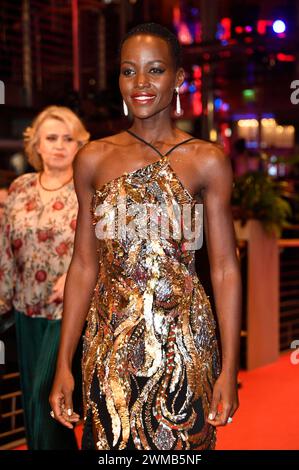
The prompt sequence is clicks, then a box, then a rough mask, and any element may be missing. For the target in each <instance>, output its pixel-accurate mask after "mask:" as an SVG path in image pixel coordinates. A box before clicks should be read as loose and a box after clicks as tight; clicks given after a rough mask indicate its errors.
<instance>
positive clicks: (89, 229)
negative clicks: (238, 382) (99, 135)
mask: <svg viewBox="0 0 299 470" xmlns="http://www.w3.org/2000/svg"><path fill="white" fill-rule="evenodd" d="M94 147H95V144H94V143H90V144H87V145H86V146H85V147H84V148H83V149H81V150H80V151H79V153H78V154H77V156H76V158H75V163H74V182H75V189H76V194H77V198H78V203H79V211H78V217H77V226H76V233H75V241H74V251H73V256H72V260H71V263H70V267H69V270H68V273H67V277H66V283H65V290H64V305H63V307H64V308H63V316H62V326H61V337H60V345H59V351H58V358H57V367H56V374H55V379H54V383H53V387H52V391H51V395H50V404H51V407H52V410H53V411H54V414H55V418H56V419H57V420H58V421H60V422H61V424H64V425H65V426H67V427H70V428H71V427H72V425H71V424H70V422H69V421H67V419H66V415H65V414H63V413H62V409H61V405H64V407H65V409H66V410H68V414H69V416H72V410H73V405H72V392H73V389H74V380H73V376H72V373H71V369H72V359H73V356H74V353H75V350H76V347H77V345H78V342H79V339H80V336H81V334H82V330H83V327H84V323H85V320H86V316H87V313H88V309H89V306H90V302H91V298H92V294H93V290H94V288H95V284H96V280H97V273H98V257H97V244H96V237H95V234H94V228H93V225H92V216H91V210H90V208H91V201H92V197H93V194H94V188H93V176H94V174H95V162H96V160H97V158H96V155H95V153H94ZM69 410H71V411H69ZM76 416H77V415H76Z"/></svg>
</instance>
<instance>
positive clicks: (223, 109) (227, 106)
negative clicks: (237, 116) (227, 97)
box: [221, 103, 229, 113]
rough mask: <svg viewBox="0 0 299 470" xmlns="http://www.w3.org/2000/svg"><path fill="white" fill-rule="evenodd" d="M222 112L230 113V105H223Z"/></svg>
mask: <svg viewBox="0 0 299 470" xmlns="http://www.w3.org/2000/svg"><path fill="white" fill-rule="evenodd" d="M221 111H224V112H225V113H226V112H227V111H229V104H228V103H223V104H222V106H221Z"/></svg>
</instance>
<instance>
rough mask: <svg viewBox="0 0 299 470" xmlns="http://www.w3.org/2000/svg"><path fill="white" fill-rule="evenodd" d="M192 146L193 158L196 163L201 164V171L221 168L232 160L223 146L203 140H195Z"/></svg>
mask: <svg viewBox="0 0 299 470" xmlns="http://www.w3.org/2000/svg"><path fill="white" fill-rule="evenodd" d="M190 144H193V145H192V156H193V159H194V161H195V162H198V164H200V167H201V170H202V168H203V166H204V167H207V168H214V169H216V168H219V169H220V168H221V167H223V165H224V166H225V165H226V164H227V162H228V161H229V160H230V158H229V156H228V155H227V153H226V152H225V150H224V148H223V147H222V145H220V144H217V143H214V142H210V141H208V140H203V139H197V138H196V139H194V140H193V141H191V142H190Z"/></svg>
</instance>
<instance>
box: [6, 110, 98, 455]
mask: <svg viewBox="0 0 299 470" xmlns="http://www.w3.org/2000/svg"><path fill="white" fill-rule="evenodd" d="M88 140H89V133H88V132H87V131H86V129H85V127H84V125H83V124H82V122H81V121H80V119H79V118H78V117H77V116H76V115H75V114H74V113H73V112H72V111H71V110H70V109H68V108H65V107H60V106H50V107H48V108H46V109H44V110H43V111H42V112H41V113H40V114H39V115H38V116H37V117H36V118H35V120H34V121H33V123H32V126H31V127H29V128H27V129H26V131H25V132H24V143H25V152H26V154H27V156H28V160H29V163H30V164H31V165H32V166H33V167H34V168H35V170H36V172H34V173H27V174H24V175H22V176H20V177H18V178H17V179H16V180H15V181H14V182H13V183H12V185H11V186H10V188H9V195H8V198H7V201H6V204H5V209H4V214H3V219H2V221H1V234H0V236H1V241H2V250H1V262H0V313H5V312H7V311H9V310H10V309H11V308H13V309H14V310H15V318H16V333H17V343H18V344H17V345H18V354H19V368H20V374H21V388H22V396H23V406H24V417H25V428H26V436H27V442H28V448H29V449H72V448H73V449H74V448H76V439H75V436H74V433H73V432H71V431H69V430H67V429H63V428H62V427H61V426H59V425H57V423H56V422H55V421H54V420H53V419H51V417H50V415H49V412H50V407H49V402H48V396H49V391H50V387H51V383H52V380H53V374H54V369H55V363H56V355H57V347H58V341H59V336H60V324H61V316H62V300H63V292H64V284H65V278H66V272H67V270H68V267H69V264H70V260H71V256H72V251H73V243H74V234H75V227H76V218H77V211H78V202H77V197H76V193H75V191H74V184H73V160H74V157H75V155H76V153H77V151H78V150H79V148H81V147H82V146H83V145H84V144H85V143H86V142H87V141H88Z"/></svg>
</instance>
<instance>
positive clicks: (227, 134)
mask: <svg viewBox="0 0 299 470" xmlns="http://www.w3.org/2000/svg"><path fill="white" fill-rule="evenodd" d="M224 135H225V137H231V136H232V130H231V128H230V127H227V128H226V129H224Z"/></svg>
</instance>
